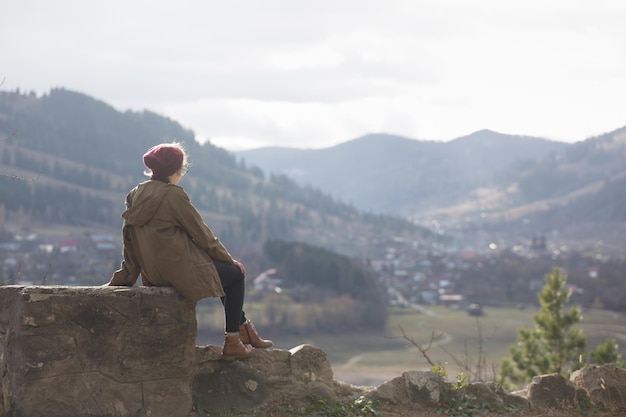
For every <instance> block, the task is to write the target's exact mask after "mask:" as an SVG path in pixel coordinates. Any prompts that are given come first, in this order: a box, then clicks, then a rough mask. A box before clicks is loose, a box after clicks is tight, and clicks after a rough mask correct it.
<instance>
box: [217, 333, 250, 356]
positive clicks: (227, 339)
mask: <svg viewBox="0 0 626 417" xmlns="http://www.w3.org/2000/svg"><path fill="white" fill-rule="evenodd" d="M252 349H253V348H252V346H250V345H246V344H243V343H242V342H241V338H240V337H238V336H228V335H224V348H223V349H222V357H223V358H224V359H236V358H244V357H246V356H250V355H252Z"/></svg>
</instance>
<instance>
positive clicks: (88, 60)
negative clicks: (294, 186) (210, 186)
mask: <svg viewBox="0 0 626 417" xmlns="http://www.w3.org/2000/svg"><path fill="white" fill-rule="evenodd" d="M2 11H3V17H4V19H3V25H2V26H0V39H7V40H8V39H10V40H11V41H9V42H4V45H3V51H2V52H3V64H2V67H1V68H0V74H2V75H3V76H4V77H5V84H4V86H3V87H2V88H5V89H14V88H17V87H19V88H20V89H22V90H23V91H31V90H34V91H36V92H38V93H45V92H47V91H48V90H49V89H50V88H53V87H65V88H69V89H74V90H77V91H80V92H83V93H86V94H89V95H92V96H94V97H96V98H98V99H101V100H104V101H106V102H109V103H111V104H113V105H114V106H116V107H117V108H119V109H120V110H125V109H128V108H130V109H135V110H140V109H144V108H145V109H149V110H152V111H156V112H158V113H163V114H164V115H166V116H168V117H171V118H173V119H175V120H178V121H180V122H181V123H183V124H184V125H185V127H188V128H191V129H193V130H194V131H195V132H196V133H197V134H198V138H199V139H200V140H203V139H204V138H212V139H211V140H212V141H214V142H215V143H216V144H218V145H219V146H225V147H230V148H236V147H239V148H241V147H255V146H264V145H270V144H274V145H278V144H280V145H290V146H297V147H321V146H329V145H332V144H334V143H338V142H341V141H345V140H349V139H352V138H354V137H357V136H360V135H362V134H366V133H370V132H381V131H384V132H388V133H395V134H401V135H404V136H407V137H414V138H419V139H437V140H448V139H453V138H455V137H458V136H461V135H464V134H469V133H471V132H472V131H474V130H479V129H483V128H489V129H493V130H499V131H502V132H504V133H512V134H527V135H538V136H544V137H550V138H553V139H558V140H567V141H574V140H582V139H584V138H586V137H588V136H591V135H595V134H600V133H603V132H606V131H609V130H612V129H615V128H618V127H621V126H623V125H624V124H625V122H624V120H623V114H621V112H620V111H619V109H620V108H621V107H623V106H621V101H622V97H624V94H626V57H625V56H624V54H623V53H622V51H624V50H625V49H626V25H623V21H624V20H625V18H626V3H624V2H623V1H621V0H620V1H617V0H616V1H612V0H593V1H592V0H569V1H565V0H551V1H547V2H546V1H545V0H527V1H525V2H505V1H500V0H473V1H465V0H439V1H436V2H435V1H424V0H389V1H386V2H379V1H371V0H360V1H356V0H345V1H340V2H338V1H329V0H318V1H306V0H303V1H297V2H294V1H286V0H282V1H281V0H265V1H263V2H259V1H251V0H242V1H232V2H218V1H214V0H210V1H200V0H181V1H177V2H171V1H162V0H153V1H150V2H148V1H133V2H126V1H121V0H110V1H108V2H85V1H81V0H57V1H54V2H49V1H44V0H24V1H21V2H9V4H6V5H3V8H2Z"/></svg>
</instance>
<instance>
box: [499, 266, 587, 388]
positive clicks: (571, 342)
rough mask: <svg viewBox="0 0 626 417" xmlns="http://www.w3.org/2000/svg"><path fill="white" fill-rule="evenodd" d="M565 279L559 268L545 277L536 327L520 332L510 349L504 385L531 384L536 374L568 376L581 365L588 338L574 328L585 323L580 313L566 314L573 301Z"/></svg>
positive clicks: (503, 366) (504, 366)
mask: <svg viewBox="0 0 626 417" xmlns="http://www.w3.org/2000/svg"><path fill="white" fill-rule="evenodd" d="M566 280H567V278H566V276H565V274H563V273H562V272H561V271H560V270H559V269H558V268H554V269H553V270H552V273H551V274H546V276H545V285H544V286H543V288H542V289H541V291H540V292H539V294H538V299H539V304H540V307H539V311H538V312H537V313H536V314H535V315H534V316H533V322H534V323H535V326H534V328H532V329H520V330H519V331H518V337H517V344H515V345H511V346H510V347H509V353H510V355H511V356H510V357H509V358H505V359H504V360H503V361H502V364H501V367H500V376H499V382H500V383H501V384H503V385H504V386H511V385H518V384H520V383H526V382H529V381H530V380H531V379H532V378H533V377H534V376H536V375H544V374H550V373H559V374H562V375H566V374H568V373H569V372H571V371H574V370H576V369H578V368H579V367H580V366H581V364H582V362H583V357H584V352H585V348H586V345H587V338H586V336H585V335H584V334H583V332H582V330H580V329H578V328H575V327H574V326H575V325H576V324H577V323H578V322H580V321H581V320H582V315H581V313H580V310H579V309H578V308H577V307H571V308H570V309H569V310H567V311H565V307H566V305H567V302H568V301H569V298H570V292H569V291H568V290H567V289H566V287H565V283H566Z"/></svg>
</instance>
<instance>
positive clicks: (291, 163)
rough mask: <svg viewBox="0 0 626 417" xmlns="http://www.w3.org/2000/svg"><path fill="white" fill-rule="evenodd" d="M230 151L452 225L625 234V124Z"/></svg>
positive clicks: (303, 180) (370, 204)
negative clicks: (583, 131) (552, 132)
mask: <svg viewBox="0 0 626 417" xmlns="http://www.w3.org/2000/svg"><path fill="white" fill-rule="evenodd" d="M236 154H237V155H238V156H239V157H240V158H242V159H243V160H245V161H246V162H247V163H250V164H255V165H258V166H259V167H261V168H262V169H265V170H267V171H268V172H275V173H283V174H285V175H288V176H289V177H290V178H293V179H294V180H295V181H297V182H299V183H300V184H310V185H312V186H315V187H319V188H320V189H322V190H324V191H326V192H328V193H330V194H331V195H332V196H334V197H336V198H338V199H341V200H342V201H346V202H350V203H352V204H354V205H355V206H356V207H358V208H359V209H361V210H369V211H372V212H380V213H391V214H394V215H399V216H408V217H411V218H413V219H415V220H417V221H423V222H426V221H428V222H430V220H431V219H437V222H438V223H442V224H445V225H446V227H447V228H448V229H450V228H468V229H469V230H476V228H477V227H479V228H480V230H482V231H484V232H487V231H493V232H498V233H504V234H509V235H516V236H517V237H520V236H525V237H526V238H529V235H531V234H544V235H545V234H548V233H552V234H553V233H559V234H560V235H561V236H569V237H570V238H572V239H576V240H579V241H587V242H588V243H590V242H593V241H594V240H596V241H599V240H600V241H605V243H608V242H611V244H613V245H616V246H618V247H619V246H622V245H623V244H626V239H625V238H624V236H623V235H624V233H623V227H624V226H623V225H624V223H625V221H626V211H624V209H623V207H626V204H625V203H626V187H625V185H626V179H625V177H626V128H621V129H617V130H615V131H613V132H609V133H606V134H604V135H601V136H598V137H593V138H589V139H587V140H585V141H581V142H578V143H574V144H567V143H562V142H555V141H550V140H546V139H542V138H536V137H526V136H514V135H504V134H501V133H497V132H493V131H489V130H482V131H479V132H475V133H472V134H470V135H468V136H464V137H461V138H458V139H455V140H453V141H450V142H446V143H444V142H431V141H419V140H413V139H408V138H403V137H399V136H393V135H386V134H376V135H366V136H363V137H360V138H357V139H354V140H351V141H348V142H345V143H342V144H339V145H337V146H333V147H330V148H325V149H316V150H302V149H288V148H261V149H255V150H249V151H241V152H237V153H236ZM521 224H524V226H520V225H521Z"/></svg>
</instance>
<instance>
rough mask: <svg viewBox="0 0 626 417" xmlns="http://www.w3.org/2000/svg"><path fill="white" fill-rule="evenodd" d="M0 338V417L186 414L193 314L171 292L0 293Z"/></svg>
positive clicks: (15, 289)
mask: <svg viewBox="0 0 626 417" xmlns="http://www.w3.org/2000/svg"><path fill="white" fill-rule="evenodd" d="M0 337H1V342H2V343H1V346H2V361H1V362H0V365H1V367H2V368H0V369H1V375H2V380H1V382H2V395H1V396H0V397H1V399H2V403H1V404H0V412H1V411H4V412H5V413H9V412H12V413H15V414H16V415H20V416H24V417H26V416H46V417H56V416H59V417H61V416H64V417H67V416H70V415H71V416H88V415H110V416H139V415H151V416H170V417H173V416H185V415H187V414H188V413H189V410H190V409H191V406H192V393H191V379H192V376H193V375H192V367H193V364H194V360H195V338H196V317H195V308H194V305H193V304H191V303H189V302H187V301H186V300H185V299H183V298H182V297H181V296H179V295H178V294H177V293H176V292H175V291H174V290H173V289H171V288H145V287H144V288H139V287H134V288H124V287H53V286H40V287H36V286H28V287H24V286H6V287H0ZM0 415H2V413H0Z"/></svg>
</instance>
